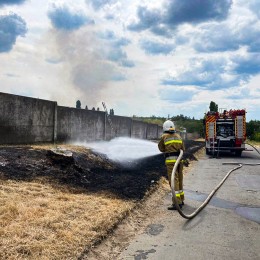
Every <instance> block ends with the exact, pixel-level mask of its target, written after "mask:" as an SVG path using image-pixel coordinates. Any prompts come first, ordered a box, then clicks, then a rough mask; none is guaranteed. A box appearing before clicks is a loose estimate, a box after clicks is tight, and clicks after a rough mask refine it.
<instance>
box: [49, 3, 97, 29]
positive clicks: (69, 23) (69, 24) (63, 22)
mask: <svg viewBox="0 0 260 260" xmlns="http://www.w3.org/2000/svg"><path fill="white" fill-rule="evenodd" d="M48 17H49V18H50V20H51V22H52V25H53V26H54V27H55V28H56V29H63V30H68V31H71V30H77V29H79V28H80V27H82V26H84V25H86V24H87V25H90V24H94V23H95V22H94V20H92V19H90V18H88V17H87V16H85V15H84V14H83V13H80V12H77V11H73V10H70V9H68V7H66V6H59V7H58V6H55V5H54V6H53V8H52V10H50V11H49V12H48Z"/></svg>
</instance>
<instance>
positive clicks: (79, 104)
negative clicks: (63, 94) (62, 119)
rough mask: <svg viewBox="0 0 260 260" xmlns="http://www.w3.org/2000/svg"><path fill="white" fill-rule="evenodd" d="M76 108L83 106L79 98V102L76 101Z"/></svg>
mask: <svg viewBox="0 0 260 260" xmlns="http://www.w3.org/2000/svg"><path fill="white" fill-rule="evenodd" d="M76 108H81V102H80V100H77V102H76Z"/></svg>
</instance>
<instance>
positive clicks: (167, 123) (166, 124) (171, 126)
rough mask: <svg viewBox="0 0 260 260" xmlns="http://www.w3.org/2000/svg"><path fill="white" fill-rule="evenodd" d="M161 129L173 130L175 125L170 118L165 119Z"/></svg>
mask: <svg viewBox="0 0 260 260" xmlns="http://www.w3.org/2000/svg"><path fill="white" fill-rule="evenodd" d="M163 131H164V132H167V131H175V125H174V123H173V122H172V121H171V120H166V121H165V122H164V123H163Z"/></svg>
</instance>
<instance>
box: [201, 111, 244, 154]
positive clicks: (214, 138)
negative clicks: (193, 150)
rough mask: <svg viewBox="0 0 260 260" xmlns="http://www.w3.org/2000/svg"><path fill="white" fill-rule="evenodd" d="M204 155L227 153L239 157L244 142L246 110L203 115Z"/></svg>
mask: <svg viewBox="0 0 260 260" xmlns="http://www.w3.org/2000/svg"><path fill="white" fill-rule="evenodd" d="M204 123H205V141H206V153H207V154H214V153H215V154H216V153H217V152H219V151H229V152H231V153H233V152H234V153H235V154H236V156H241V154H242V151H243V150H245V141H246V110H245V109H242V110H229V111H227V110H224V111H223V113H221V112H212V111H210V112H207V113H206V114H205V119H204Z"/></svg>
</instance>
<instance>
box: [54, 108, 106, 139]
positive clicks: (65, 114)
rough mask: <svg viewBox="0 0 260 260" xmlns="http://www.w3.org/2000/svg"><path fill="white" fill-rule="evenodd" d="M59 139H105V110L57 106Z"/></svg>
mask: <svg viewBox="0 0 260 260" xmlns="http://www.w3.org/2000/svg"><path fill="white" fill-rule="evenodd" d="M57 118H58V124H57V141H97V140H104V129H105V112H101V111H92V110H85V109H77V108H69V107H61V106H59V107H58V108H57Z"/></svg>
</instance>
